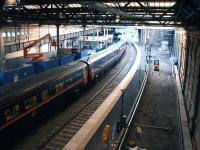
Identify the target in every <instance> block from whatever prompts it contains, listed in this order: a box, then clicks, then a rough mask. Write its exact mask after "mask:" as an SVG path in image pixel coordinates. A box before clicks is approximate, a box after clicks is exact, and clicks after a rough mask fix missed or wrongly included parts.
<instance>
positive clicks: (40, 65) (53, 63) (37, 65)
mask: <svg viewBox="0 0 200 150" xmlns="http://www.w3.org/2000/svg"><path fill="white" fill-rule="evenodd" d="M58 65H59V64H58V59H57V58H56V59H53V60H50V61H44V62H33V68H34V73H40V72H43V71H45V70H48V69H51V68H54V67H57V66H58Z"/></svg>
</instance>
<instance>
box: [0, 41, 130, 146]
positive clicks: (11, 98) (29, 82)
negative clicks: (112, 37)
mask: <svg viewBox="0 0 200 150" xmlns="http://www.w3.org/2000/svg"><path fill="white" fill-rule="evenodd" d="M126 46H127V43H126V42H118V43H117V44H115V45H112V46H110V47H109V48H108V49H105V50H103V51H100V52H98V53H95V54H93V55H91V56H89V57H88V58H86V59H81V60H77V61H75V62H73V63H70V64H67V65H63V66H60V67H57V68H54V69H51V70H48V71H45V72H42V73H40V74H36V75H33V76H31V77H28V78H26V79H24V80H21V81H18V82H16V83H14V84H12V85H9V86H6V87H2V88H0V142H1V144H0V148H1V147H4V146H5V145H6V143H9V142H11V141H12V140H13V139H15V138H17V137H18V136H19V135H20V134H22V133H23V132H25V131H26V130H27V129H29V128H31V127H33V126H34V125H36V123H38V121H41V120H43V119H44V118H45V117H46V116H47V115H49V114H51V113H52V112H54V111H55V110H58V109H59V108H60V107H62V106H66V105H67V104H69V103H71V101H70V99H69V97H73V96H74V94H76V93H77V92H78V91H81V90H82V89H85V88H88V86H91V85H92V84H94V83H95V82H97V80H98V79H99V78H100V77H102V75H103V74H104V73H105V72H106V71H107V70H109V68H111V67H112V66H113V65H114V64H115V63H116V62H117V61H119V60H120V58H121V57H122V55H123V54H124V52H125V50H126Z"/></svg>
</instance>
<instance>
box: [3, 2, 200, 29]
mask: <svg viewBox="0 0 200 150" xmlns="http://www.w3.org/2000/svg"><path fill="white" fill-rule="evenodd" d="M0 14H1V15H0V25H2V26H3V25H16V24H34V23H37V24H66V25H127V26H128V25H161V26H190V25H199V24H200V0H131V1H130V0H98V1H92V0H1V1H0Z"/></svg>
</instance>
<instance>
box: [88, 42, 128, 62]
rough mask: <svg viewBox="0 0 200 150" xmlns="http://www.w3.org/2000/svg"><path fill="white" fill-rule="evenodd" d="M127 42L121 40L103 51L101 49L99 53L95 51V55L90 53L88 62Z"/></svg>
mask: <svg viewBox="0 0 200 150" xmlns="http://www.w3.org/2000/svg"><path fill="white" fill-rule="evenodd" d="M125 43H126V42H125V41H119V42H117V43H116V44H113V45H111V46H109V47H108V48H106V49H104V50H102V51H99V52H97V53H94V54H93V55H90V56H89V59H88V58H87V59H88V63H90V62H94V61H96V60H98V59H100V58H102V57H104V56H106V55H108V54H109V53H111V52H113V51H115V50H117V49H118V48H119V47H121V46H122V45H123V44H125ZM85 61H86V59H85Z"/></svg>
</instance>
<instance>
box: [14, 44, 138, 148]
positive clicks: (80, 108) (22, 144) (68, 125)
mask: <svg viewBox="0 0 200 150" xmlns="http://www.w3.org/2000/svg"><path fill="white" fill-rule="evenodd" d="M129 47H130V46H129ZM133 51H134V50H131V49H128V50H127V51H126V53H125V54H124V55H125V56H124V57H123V58H122V60H121V61H120V62H119V64H117V65H115V66H114V67H113V68H112V69H111V70H110V71H109V72H108V73H106V74H105V75H106V77H105V78H103V79H102V80H100V81H99V82H97V83H96V84H95V85H94V86H93V87H91V88H90V89H89V90H88V92H86V93H84V95H81V97H80V98H79V99H78V100H77V101H76V102H75V103H73V104H72V105H71V106H70V107H69V108H67V110H64V111H63V112H61V113H60V114H62V115H60V114H59V115H58V117H57V118H59V117H60V116H62V117H60V118H62V119H57V121H55V120H56V119H55V120H54V119H53V120H54V121H48V120H47V122H50V124H52V126H54V127H53V128H48V125H46V126H47V127H46V130H47V129H49V131H48V132H46V134H43V133H42V132H43V131H41V130H42V129H43V130H45V127H41V128H42V129H39V130H40V131H41V133H36V135H34V134H35V133H34V134H33V135H27V136H25V137H23V139H22V140H20V141H18V142H17V143H16V145H14V148H15V149H31V148H32V149H61V148H62V147H63V146H64V145H65V144H66V143H67V141H69V140H70V139H71V137H73V135H74V134H75V133H76V132H77V131H78V130H79V128H81V126H82V125H83V124H84V123H85V122H86V121H87V120H88V118H89V117H90V116H91V115H92V114H93V112H94V111H95V110H96V109H97V108H98V106H99V105H100V104H101V103H102V102H103V101H104V99H105V98H106V97H107V96H108V95H109V94H110V92H111V91H112V90H113V88H114V87H115V86H117V84H119V82H120V81H121V80H122V79H123V77H124V76H125V75H126V73H127V72H128V71H129V69H130V68H131V66H132V63H133V62H134V59H135V52H133ZM127 57H128V58H127ZM116 70H118V71H117V72H116ZM122 70H123V71H122ZM91 97H92V98H91ZM63 116H64V117H63ZM65 116H66V117H65ZM55 122H56V123H55ZM48 124H49V123H48ZM44 126H45V125H44ZM39 128H40V127H39ZM33 130H34V129H33ZM40 131H39V132H40ZM33 132H35V131H31V133H33ZM37 132H38V131H37ZM31 133H30V134H31ZM31 138H32V139H33V140H32V141H31Z"/></svg>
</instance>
